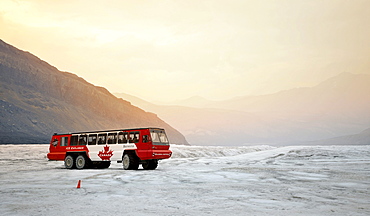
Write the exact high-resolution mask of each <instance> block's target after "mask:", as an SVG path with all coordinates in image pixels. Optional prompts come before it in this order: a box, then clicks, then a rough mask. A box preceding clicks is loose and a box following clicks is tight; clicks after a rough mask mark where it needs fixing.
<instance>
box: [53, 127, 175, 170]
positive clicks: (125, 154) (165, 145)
mask: <svg viewBox="0 0 370 216" xmlns="http://www.w3.org/2000/svg"><path fill="white" fill-rule="evenodd" d="M169 148H170V144H169V142H168V139H167V136H166V133H165V131H164V129H162V128H134V129H121V130H109V131H90V132H77V133H68V134H56V133H55V134H54V135H53V136H52V138H51V141H50V147H49V153H48V154H47V158H48V159H49V160H57V161H64V165H65V167H66V168H67V169H75V168H77V169H84V168H108V167H109V166H110V164H111V161H117V162H118V163H122V164H123V168H124V169H125V170H136V169H138V168H139V165H140V164H141V165H142V167H143V169H146V170H154V169H156V168H157V166H158V160H161V159H167V158H170V157H171V155H172V152H171V151H170V150H169Z"/></svg>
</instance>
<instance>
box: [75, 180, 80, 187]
mask: <svg viewBox="0 0 370 216" xmlns="http://www.w3.org/2000/svg"><path fill="white" fill-rule="evenodd" d="M80 187H81V180H78V183H77V187H76V188H80Z"/></svg>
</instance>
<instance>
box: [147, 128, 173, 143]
mask: <svg viewBox="0 0 370 216" xmlns="http://www.w3.org/2000/svg"><path fill="white" fill-rule="evenodd" d="M150 135H151V137H152V141H153V143H157V144H169V143H168V139H167V136H166V134H165V132H164V131H162V130H150Z"/></svg>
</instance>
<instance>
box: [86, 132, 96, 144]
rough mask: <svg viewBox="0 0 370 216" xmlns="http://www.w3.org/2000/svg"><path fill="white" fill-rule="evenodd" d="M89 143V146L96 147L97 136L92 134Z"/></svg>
mask: <svg viewBox="0 0 370 216" xmlns="http://www.w3.org/2000/svg"><path fill="white" fill-rule="evenodd" d="M87 141H88V142H87V144H88V145H96V134H90V135H89V137H88V139H87Z"/></svg>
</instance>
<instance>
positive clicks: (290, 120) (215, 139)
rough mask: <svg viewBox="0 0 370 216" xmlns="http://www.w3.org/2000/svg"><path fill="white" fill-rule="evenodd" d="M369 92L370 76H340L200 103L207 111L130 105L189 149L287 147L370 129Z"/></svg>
mask: <svg viewBox="0 0 370 216" xmlns="http://www.w3.org/2000/svg"><path fill="white" fill-rule="evenodd" d="M367 92H370V75H367V74H352V73H342V74H339V75H337V76H335V77H332V78H329V79H327V80H324V81H323V82H321V83H319V84H318V85H316V86H314V87H304V88H294V89H290V90H284V91H280V92H277V93H275V94H268V95H261V96H245V97H238V98H235V99H230V100H226V101H208V102H209V103H204V100H203V101H202V104H206V105H205V106H202V104H194V103H193V102H194V101H192V102H191V105H193V107H192V106H191V105H189V106H187V107H183V106H175V105H171V106H163V105H161V106H159V105H154V104H151V103H148V102H143V101H142V100H138V99H137V98H136V99H135V100H132V101H131V102H132V103H134V104H135V105H136V106H139V107H141V108H143V109H144V110H148V111H153V112H155V113H157V114H158V115H159V116H160V117H161V118H163V119H165V120H166V121H168V122H169V123H171V124H174V125H175V127H176V128H178V129H179V130H180V131H182V132H183V133H184V134H185V135H186V137H187V139H188V140H189V142H190V143H192V144H202V145H206V143H207V142H209V143H216V144H218V145H227V144H229V143H227V142H229V141H230V143H231V144H229V145H243V144H253V143H265V144H274V145H285V144H294V143H297V144H299V143H301V142H308V141H310V140H321V139H329V138H332V137H338V136H342V135H346V134H356V133H358V132H359V131H362V130H364V129H365V128H368V127H369V125H370V95H369V94H368V93H367ZM116 96H121V97H123V98H125V95H120V94H116ZM125 99H128V100H129V101H130V100H131V99H130V98H127V97H126V98H125ZM181 104H182V105H184V103H181ZM200 119H201V120H200ZM219 134H223V135H219ZM228 137H230V138H228ZM231 137H232V138H231ZM231 140H233V141H231Z"/></svg>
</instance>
